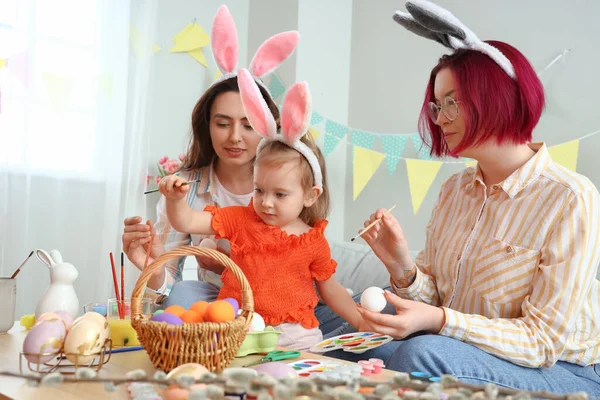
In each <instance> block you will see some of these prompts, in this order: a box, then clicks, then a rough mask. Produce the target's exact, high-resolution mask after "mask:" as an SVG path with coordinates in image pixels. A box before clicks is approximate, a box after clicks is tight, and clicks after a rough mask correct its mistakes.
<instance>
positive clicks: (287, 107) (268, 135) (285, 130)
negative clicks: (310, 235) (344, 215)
mask: <svg viewBox="0 0 600 400" xmlns="http://www.w3.org/2000/svg"><path fill="white" fill-rule="evenodd" d="M238 85H239V87H240V96H241V98H242V105H243V106H244V112H245V113H246V118H248V121H249V122H250V125H252V128H254V130H255V131H256V132H257V133H258V134H259V135H260V136H262V139H261V141H260V142H259V143H258V149H257V150H256V152H257V153H258V152H260V150H261V148H262V147H263V146H264V145H265V144H267V142H269V141H273V140H277V141H280V142H282V143H285V144H286V145H288V146H290V147H291V148H293V149H294V150H296V151H298V152H299V153H300V154H302V155H303V156H304V158H306V160H307V161H308V164H309V165H310V168H311V169H312V172H313V176H314V181H315V186H317V187H319V188H320V189H323V174H322V172H321V167H320V165H319V160H318V159H317V156H316V154H315V153H314V152H313V151H312V150H311V149H310V148H309V147H308V146H307V145H306V144H304V143H302V142H301V141H300V139H301V138H302V136H304V135H305V134H306V132H307V131H308V127H309V126H310V116H311V112H312V99H311V96H310V92H309V90H308V84H307V83H306V82H297V83H295V84H294V85H292V87H291V88H289V90H288V91H287V93H286V95H285V98H284V100H283V106H282V107H281V134H279V133H277V123H276V122H275V119H274V118H273V114H271V111H270V110H269V107H268V106H267V102H266V101H265V99H264V98H263V96H262V95H261V94H260V90H259V89H258V86H256V83H255V80H254V79H253V77H252V75H251V74H250V72H249V71H248V70H246V69H241V70H240V71H239V74H238Z"/></svg>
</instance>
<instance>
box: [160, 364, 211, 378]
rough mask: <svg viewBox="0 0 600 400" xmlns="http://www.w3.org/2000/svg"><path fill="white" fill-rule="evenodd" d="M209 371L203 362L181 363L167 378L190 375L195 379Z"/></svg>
mask: <svg viewBox="0 0 600 400" xmlns="http://www.w3.org/2000/svg"><path fill="white" fill-rule="evenodd" d="M206 373H208V369H206V367H204V366H203V365H201V364H196V363H188V364H183V365H180V366H179V367H177V368H175V369H174V370H172V371H171V372H169V373H168V374H167V379H177V377H179V376H181V375H190V376H191V377H192V378H194V379H199V378H200V377H201V376H202V375H204V374H206Z"/></svg>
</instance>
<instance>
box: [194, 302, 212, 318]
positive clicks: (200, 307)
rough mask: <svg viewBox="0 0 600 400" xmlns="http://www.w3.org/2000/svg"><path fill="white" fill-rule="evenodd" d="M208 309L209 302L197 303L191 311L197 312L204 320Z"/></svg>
mask: <svg viewBox="0 0 600 400" xmlns="http://www.w3.org/2000/svg"><path fill="white" fill-rule="evenodd" d="M207 308H208V302H206V301H197V302H195V303H194V304H192V306H191V307H190V310H192V311H196V312H197V313H198V314H200V316H202V318H204V314H206V309H207Z"/></svg>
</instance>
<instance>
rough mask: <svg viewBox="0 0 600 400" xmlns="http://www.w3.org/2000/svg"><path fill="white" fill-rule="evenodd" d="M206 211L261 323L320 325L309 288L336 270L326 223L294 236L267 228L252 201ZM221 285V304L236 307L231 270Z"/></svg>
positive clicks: (236, 293) (236, 289)
mask: <svg viewBox="0 0 600 400" xmlns="http://www.w3.org/2000/svg"><path fill="white" fill-rule="evenodd" d="M205 211H210V212H211V213H212V214H213V221H212V227H213V229H214V230H215V231H216V232H217V236H216V237H217V238H226V239H229V241H230V242H231V253H230V257H231V259H232V260H233V261H234V262H235V263H236V264H237V265H238V266H239V267H240V269H241V270H242V271H243V272H244V275H245V276H246V279H247V280H248V282H249V283H250V287H251V288H252V293H253V295H254V310H255V311H256V312H257V313H259V314H260V315H261V316H262V317H263V318H264V320H265V323H266V324H267V325H279V324H281V323H283V322H288V323H299V324H301V325H302V326H303V327H305V328H307V329H310V328H315V327H317V326H319V322H318V321H317V318H316V317H315V313H314V309H315V306H316V305H317V303H318V301H319V299H318V297H317V292H316V290H315V287H314V285H313V283H314V280H319V281H320V280H327V279H329V278H330V277H331V276H332V275H333V274H334V272H335V268H336V266H337V263H336V262H335V261H334V260H332V259H331V251H330V249H329V243H328V242H327V239H325V233H324V232H325V228H326V227H327V221H325V220H320V221H318V222H317V223H315V225H314V226H313V227H312V228H311V229H310V230H309V231H308V232H306V233H303V234H301V235H299V236H298V235H288V234H287V233H286V232H284V231H282V230H281V229H280V228H279V227H277V226H272V225H267V224H265V223H264V222H263V220H261V219H260V217H259V216H258V215H257V214H256V212H255V211H254V208H253V206H252V202H250V205H249V206H246V207H241V206H232V207H224V208H216V207H214V206H207V207H206V208H205ZM221 280H222V281H223V287H222V288H221V291H220V292H219V299H224V298H227V297H232V298H234V299H236V300H237V301H238V302H240V301H241V289H240V284H239V282H238V281H237V279H236V278H235V276H234V275H233V274H232V273H231V271H229V270H225V271H224V272H223V274H222V275H221Z"/></svg>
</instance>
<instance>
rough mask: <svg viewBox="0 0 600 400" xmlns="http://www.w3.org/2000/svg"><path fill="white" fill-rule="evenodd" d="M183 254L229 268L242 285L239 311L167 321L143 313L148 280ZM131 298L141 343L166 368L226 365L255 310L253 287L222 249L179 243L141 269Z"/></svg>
mask: <svg viewBox="0 0 600 400" xmlns="http://www.w3.org/2000/svg"><path fill="white" fill-rule="evenodd" d="M182 256H207V257H209V258H211V259H213V260H214V261H217V262H218V263H220V264H221V265H222V266H223V267H225V268H229V269H230V270H231V272H232V273H233V275H234V276H235V277H236V278H237V280H238V281H239V283H240V286H241V289H242V304H241V310H242V313H241V314H240V315H239V316H238V317H237V318H236V319H235V320H233V321H229V322H218V323H217V322H203V323H196V324H186V323H184V324H182V325H169V324H167V323H165V322H154V321H150V320H149V319H148V317H147V316H144V315H142V313H141V305H142V297H143V295H144V290H145V288H146V284H147V283H148V280H149V279H150V278H151V277H152V275H153V274H154V273H155V272H156V271H158V270H159V269H160V268H163V267H164V265H165V263H167V262H168V261H170V260H173V259H178V258H180V257H182ZM131 298H132V300H131V322H132V325H133V327H134V329H135V330H136V332H137V334H138V338H139V340H140V343H141V345H142V346H143V347H144V349H145V350H146V352H147V353H148V356H149V357H150V360H151V361H152V363H153V364H154V366H155V367H156V368H158V369H161V370H163V371H165V372H169V371H171V370H172V369H174V368H175V367H177V366H179V365H182V364H186V363H198V364H201V365H203V366H205V367H206V368H207V369H208V370H209V371H213V372H214V371H221V370H222V369H224V368H225V367H227V366H228V365H229V363H230V362H231V361H232V360H233V358H234V357H235V355H236V353H237V351H238V349H239V348H240V346H241V345H242V342H243V341H244V338H245V337H246V333H247V331H248V326H249V325H250V320H251V319H252V313H253V311H254V299H253V297H252V290H251V289H250V284H249V283H248V281H247V280H246V277H245V276H244V274H243V273H242V271H241V270H240V268H239V267H238V266H237V265H236V264H235V263H234V262H233V261H232V260H231V259H230V258H229V257H227V256H226V255H224V254H223V253H221V252H218V251H216V250H211V249H208V248H205V247H194V246H182V247H178V248H176V249H173V250H171V251H169V252H166V253H165V254H162V255H161V256H160V257H158V258H157V259H156V260H155V261H154V262H153V263H152V264H150V265H148V267H147V268H145V269H144V271H143V272H142V274H141V275H140V277H139V278H138V280H137V282H136V285H135V288H134V289H133V293H132V295H131Z"/></svg>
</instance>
